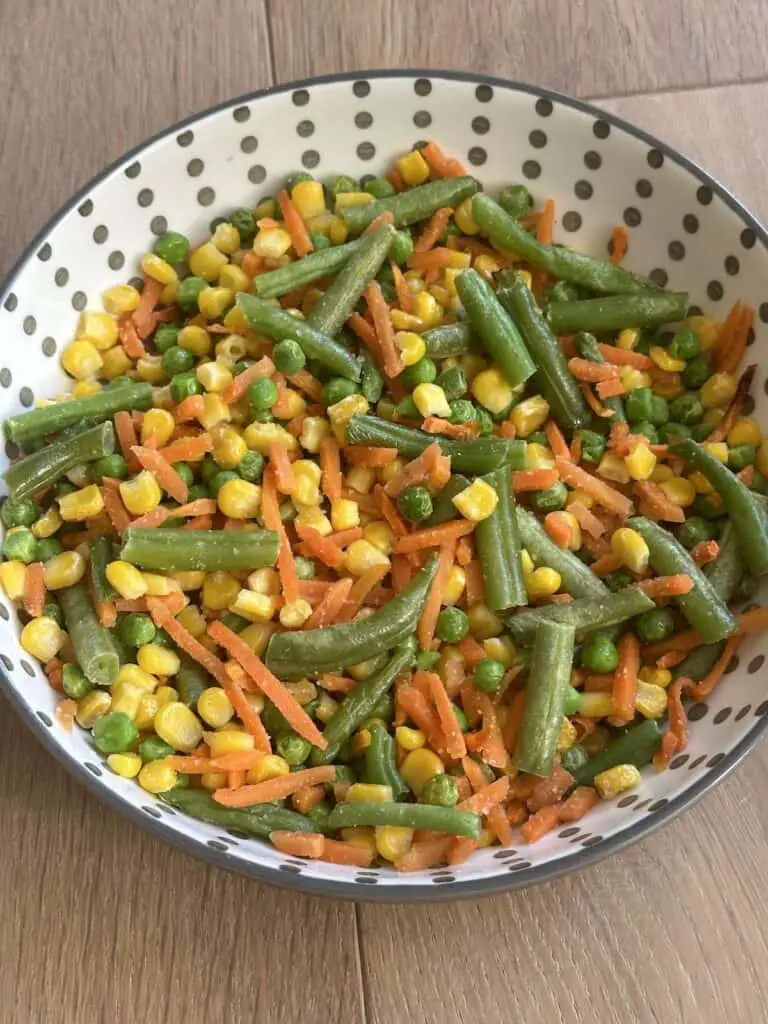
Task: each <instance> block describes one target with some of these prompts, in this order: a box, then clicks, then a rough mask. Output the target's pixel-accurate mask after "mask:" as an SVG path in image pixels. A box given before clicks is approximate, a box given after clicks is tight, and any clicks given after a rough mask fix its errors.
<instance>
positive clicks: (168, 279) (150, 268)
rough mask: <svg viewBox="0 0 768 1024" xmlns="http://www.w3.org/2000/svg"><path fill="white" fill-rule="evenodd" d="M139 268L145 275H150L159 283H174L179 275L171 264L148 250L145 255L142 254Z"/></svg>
mask: <svg viewBox="0 0 768 1024" xmlns="http://www.w3.org/2000/svg"><path fill="white" fill-rule="evenodd" d="M141 269H142V270H143V271H144V273H145V274H146V276H147V277H151V278H152V279H153V280H154V281H159V282H160V284H174V283H175V282H176V281H178V279H179V275H178V274H177V273H176V271H175V270H174V269H173V267H172V266H171V264H170V263H167V262H166V261H165V260H164V259H161V258H160V256H158V255H157V254H156V253H154V252H148V253H147V254H146V256H142V258H141Z"/></svg>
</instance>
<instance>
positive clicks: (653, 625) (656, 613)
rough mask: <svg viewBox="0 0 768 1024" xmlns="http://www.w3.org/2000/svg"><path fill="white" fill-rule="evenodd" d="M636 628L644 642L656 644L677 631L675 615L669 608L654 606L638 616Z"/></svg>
mask: <svg viewBox="0 0 768 1024" xmlns="http://www.w3.org/2000/svg"><path fill="white" fill-rule="evenodd" d="M635 629H636V630H637V635H638V636H639V637H640V639H641V640H642V641H643V643H646V644H655V643H658V642H659V641H660V640H666V639H667V637H668V636H672V634H673V633H674V632H675V616H674V614H673V613H672V611H671V610H670V609H669V608H652V609H651V610H650V611H647V612H643V614H642V615H640V616H638V619H637V622H636V623H635Z"/></svg>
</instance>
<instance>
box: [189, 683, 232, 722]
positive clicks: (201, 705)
mask: <svg viewBox="0 0 768 1024" xmlns="http://www.w3.org/2000/svg"><path fill="white" fill-rule="evenodd" d="M197 713H198V715H199V716H200V717H201V718H202V720H203V721H204V722H206V723H207V724H208V725H211V726H213V728H214V729H220V728H221V727H222V726H223V725H226V724H227V722H229V721H230V720H231V719H232V717H233V716H234V713H235V711H234V708H233V707H232V701H231V700H230V699H229V697H228V696H227V694H226V692H225V691H224V690H222V688H221V687H220V686H209V687H208V689H207V690H203V692H202V693H201V694H200V696H199V697H198V699H197Z"/></svg>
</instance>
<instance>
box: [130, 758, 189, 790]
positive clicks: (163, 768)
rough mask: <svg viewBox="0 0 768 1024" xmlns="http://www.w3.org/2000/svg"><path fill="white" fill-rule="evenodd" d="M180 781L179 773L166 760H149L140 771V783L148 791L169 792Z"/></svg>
mask: <svg viewBox="0 0 768 1024" xmlns="http://www.w3.org/2000/svg"><path fill="white" fill-rule="evenodd" d="M178 781H179V773H178V772H176V771H174V770H173V768H169V767H168V765H167V764H166V763H165V761H162V760H160V761H149V762H148V763H147V764H145V765H144V767H143V768H142V769H141V771H140V772H139V785H140V786H141V788H142V789H143V790H146V792H147V793H154V794H155V795H157V794H158V793H167V792H168V790H169V789H173V787H174V786H175V785H176V783H177V782H178Z"/></svg>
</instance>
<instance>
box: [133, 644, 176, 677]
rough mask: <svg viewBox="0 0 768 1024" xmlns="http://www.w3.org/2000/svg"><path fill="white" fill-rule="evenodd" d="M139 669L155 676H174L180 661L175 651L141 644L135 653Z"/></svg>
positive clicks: (157, 645) (156, 645) (154, 645)
mask: <svg viewBox="0 0 768 1024" xmlns="http://www.w3.org/2000/svg"><path fill="white" fill-rule="evenodd" d="M136 660H137V661H138V663H139V668H142V669H143V670H144V671H145V672H149V673H150V674H151V675H155V676H175V675H176V673H177V672H178V671H179V669H180V668H181V661H180V660H179V656H178V654H177V653H176V652H175V651H172V650H170V649H169V648H167V647H161V646H160V645H159V644H143V645H142V646H141V647H139V649H138V651H137V652H136Z"/></svg>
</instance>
